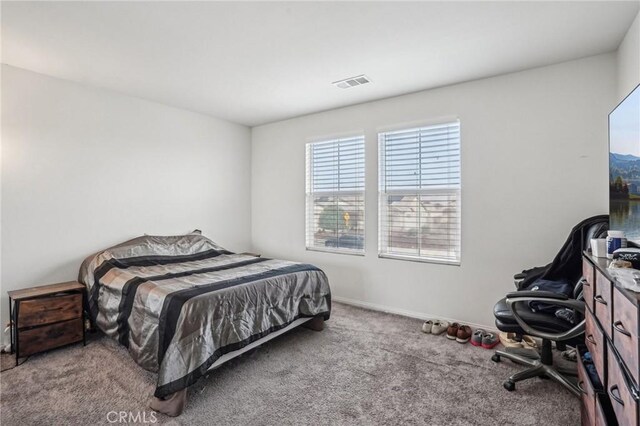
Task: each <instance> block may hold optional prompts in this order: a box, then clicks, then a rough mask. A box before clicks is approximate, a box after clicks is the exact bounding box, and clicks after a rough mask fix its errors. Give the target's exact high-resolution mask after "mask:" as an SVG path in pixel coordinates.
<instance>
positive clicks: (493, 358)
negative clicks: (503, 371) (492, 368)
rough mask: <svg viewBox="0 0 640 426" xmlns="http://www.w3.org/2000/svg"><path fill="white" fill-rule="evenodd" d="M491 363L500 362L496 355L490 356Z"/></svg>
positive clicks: (498, 356)
mask: <svg viewBox="0 0 640 426" xmlns="http://www.w3.org/2000/svg"><path fill="white" fill-rule="evenodd" d="M491 361H493V362H500V355H498V354H493V355H492V356H491Z"/></svg>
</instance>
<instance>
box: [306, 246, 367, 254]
mask: <svg viewBox="0 0 640 426" xmlns="http://www.w3.org/2000/svg"><path fill="white" fill-rule="evenodd" d="M307 251H319V252H322V253H333V254H346V255H350V256H364V254H365V253H364V250H363V251H358V250H349V249H342V250H341V249H329V248H321V247H307Z"/></svg>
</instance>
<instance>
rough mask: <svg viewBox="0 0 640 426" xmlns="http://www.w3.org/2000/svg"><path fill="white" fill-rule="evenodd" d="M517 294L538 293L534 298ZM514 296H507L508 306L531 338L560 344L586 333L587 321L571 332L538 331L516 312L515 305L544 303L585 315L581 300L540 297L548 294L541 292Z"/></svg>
mask: <svg viewBox="0 0 640 426" xmlns="http://www.w3.org/2000/svg"><path fill="white" fill-rule="evenodd" d="M517 293H536V295H534V296H523V295H522V294H520V295H518V294H517ZM517 293H515V294H514V297H508V296H507V300H506V302H507V305H508V306H509V309H511V313H512V314H513V318H514V319H515V320H516V322H517V323H518V325H519V326H520V328H522V329H523V330H524V331H525V333H526V334H529V335H531V336H535V337H541V338H543V339H548V340H553V341H554V342H558V341H563V340H569V339H573V338H574V337H577V336H579V335H581V334H582V333H584V326H585V321H584V320H582V321H581V322H580V323H579V324H577V325H576V326H575V327H573V328H572V329H570V330H567V331H563V332H561V333H547V332H546V331H541V330H537V329H535V328H534V327H533V326H530V325H529V324H527V323H526V322H525V321H524V320H523V319H522V317H521V316H520V315H518V312H517V311H516V308H515V305H516V304H517V303H528V302H544V303H549V304H552V305H559V306H564V307H567V308H571V309H575V310H576V311H578V312H580V313H582V314H583V315H584V312H585V305H584V302H583V301H581V300H575V299H569V298H567V297H566V296H564V299H562V298H551V297H539V294H540V293H546V292H541V291H533V292H517ZM552 294H553V295H554V296H562V295H558V294H556V293H552Z"/></svg>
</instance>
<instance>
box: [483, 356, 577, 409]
mask: <svg viewBox="0 0 640 426" xmlns="http://www.w3.org/2000/svg"><path fill="white" fill-rule="evenodd" d="M501 358H506V359H509V360H511V361H513V362H515V363H516V364H520V365H526V366H527V367H529V368H527V369H526V370H522V371H518V372H517V373H515V374H513V375H512V376H510V377H509V378H508V379H507V381H505V382H504V383H503V385H504V387H505V389H507V390H508V391H512V390H514V389H515V388H516V385H515V384H516V382H520V381H522V380H526V379H529V378H531V377H542V378H548V379H552V380H555V381H556V382H558V383H560V384H561V385H562V386H564V387H565V388H567V389H568V390H569V391H570V392H571V393H572V394H574V395H575V396H577V397H580V395H581V392H580V388H578V385H577V384H576V383H573V382H572V381H571V380H569V379H568V378H566V377H565V375H573V376H574V375H576V372H575V371H574V370H569V369H566V368H562V367H558V368H554V367H553V365H550V364H545V363H543V362H542V360H541V359H540V358H538V359H531V358H529V357H525V356H523V355H518V354H514V353H510V352H506V351H502V350H498V351H496V353H495V354H494V355H493V356H492V357H491V359H492V360H493V361H494V362H500V361H501Z"/></svg>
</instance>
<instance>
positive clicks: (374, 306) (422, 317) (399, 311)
mask: <svg viewBox="0 0 640 426" xmlns="http://www.w3.org/2000/svg"><path fill="white" fill-rule="evenodd" d="M331 300H335V301H336V302H340V303H344V304H346V305H351V306H357V307H358V308H364V309H369V310H372V311H378V312H385V313H388V314H395V315H401V316H403V317H409V318H416V319H419V320H422V321H426V320H428V319H439V320H445V321H448V322H450V323H451V322H457V323H461V324H466V325H468V326H470V327H471V328H473V329H474V330H475V329H477V328H481V329H482V330H486V331H492V332H495V333H498V329H497V328H496V327H495V325H484V324H476V323H473V322H468V321H463V320H459V319H455V318H445V317H441V316H438V315H429V314H425V313H422V312H415V311H409V310H407V309H400V308H392V307H390V306H385V305H378V304H377V303H369V302H362V301H360V300H354V299H349V298H346V297H340V296H333V295H332V296H331Z"/></svg>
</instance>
